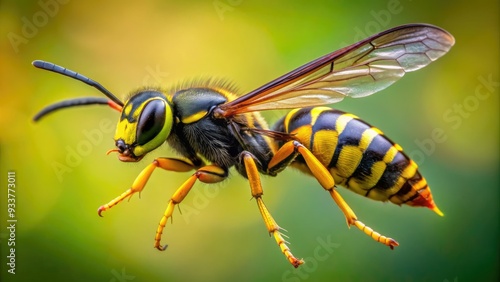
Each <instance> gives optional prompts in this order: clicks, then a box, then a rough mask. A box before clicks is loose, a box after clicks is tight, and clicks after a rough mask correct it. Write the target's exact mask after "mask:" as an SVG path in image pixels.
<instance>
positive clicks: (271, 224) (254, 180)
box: [243, 153, 304, 268]
mask: <svg viewBox="0 0 500 282" xmlns="http://www.w3.org/2000/svg"><path fill="white" fill-rule="evenodd" d="M243 154H244V155H243V162H244V164H245V170H246V173H247V177H248V181H249V182H250V189H251V191H252V196H253V197H254V198H255V199H256V201H257V206H258V207H259V211H260V214H261V215H262V218H263V219H264V223H265V224H266V227H267V231H268V232H269V234H270V235H272V236H274V239H275V240H276V243H278V246H279V247H280V249H281V252H282V253H283V254H284V255H285V257H286V258H287V259H288V261H289V262H290V263H291V264H292V265H293V266H294V267H295V268H297V267H298V266H299V265H301V264H303V263H304V261H303V260H302V259H297V258H296V257H295V256H294V255H293V254H292V252H291V251H290V248H289V247H288V246H287V242H286V241H285V239H283V236H282V234H281V232H280V230H281V228H280V227H279V226H278V224H277V223H276V221H275V220H274V218H273V217H272V216H271V213H269V211H268V210H267V208H266V205H265V204H264V201H262V195H263V194H264V193H263V191H262V185H261V182H260V176H259V171H258V169H257V165H256V164H255V161H254V159H253V157H252V156H251V155H250V154H248V153H243Z"/></svg>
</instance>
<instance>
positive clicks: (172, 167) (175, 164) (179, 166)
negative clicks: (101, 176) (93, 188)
mask: <svg viewBox="0 0 500 282" xmlns="http://www.w3.org/2000/svg"><path fill="white" fill-rule="evenodd" d="M157 167H160V168H163V169H165V170H169V171H188V170H190V169H193V168H194V166H193V165H192V164H191V163H189V162H187V161H184V160H179V159H173V158H157V159H155V160H154V161H153V162H152V163H150V164H149V165H148V166H147V167H145V168H144V169H143V170H142V171H141V173H139V175H138V176H137V177H136V178H135V180H134V183H133V184H132V186H131V187H130V188H129V189H127V190H126V191H125V192H123V193H122V194H121V195H120V196H118V197H116V198H114V199H113V200H111V201H110V202H109V203H107V204H105V205H102V206H100V207H99V208H98V209H97V214H99V216H101V217H102V212H103V211H107V210H109V209H110V208H112V207H113V206H115V205H117V204H118V203H120V202H121V201H123V200H124V199H125V198H127V197H128V200H129V201H130V199H131V198H132V195H134V194H135V193H139V198H140V195H141V192H142V190H143V189H144V187H145V186H146V183H147V182H148V180H149V177H150V176H151V174H152V173H153V171H154V170H155V168H157Z"/></svg>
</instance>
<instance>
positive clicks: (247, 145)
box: [33, 24, 455, 267]
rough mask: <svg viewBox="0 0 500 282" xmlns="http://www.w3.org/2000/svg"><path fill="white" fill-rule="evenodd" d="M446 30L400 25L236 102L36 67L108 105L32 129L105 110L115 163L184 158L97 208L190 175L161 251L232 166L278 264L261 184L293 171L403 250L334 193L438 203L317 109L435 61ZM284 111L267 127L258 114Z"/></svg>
mask: <svg viewBox="0 0 500 282" xmlns="http://www.w3.org/2000/svg"><path fill="white" fill-rule="evenodd" d="M454 42H455V40H454V38H453V36H452V35H451V34H450V33H448V32H447V31H445V30H443V29H441V28H439V27H436V26H432V25H428V24H408V25H402V26H398V27H395V28H392V29H389V30H386V31H383V32H380V33H378V34H376V35H373V36H371V37H368V38H366V39H364V40H362V41H360V42H357V43H355V44H352V45H350V46H348V47H345V48H343V49H340V50H337V51H334V52H332V53H329V54H327V55H324V56H322V57H320V58H318V59H316V60H314V61H312V62H310V63H307V64H305V65H303V66H301V67H299V68H297V69H295V70H292V71H291V72H289V73H287V74H285V75H283V76H281V77H278V78H277V79H274V80H272V81H271V82H269V83H267V84H265V85H263V86H261V87H259V88H257V89H255V90H253V91H251V92H249V93H247V94H244V95H241V96H237V95H236V94H235V93H236V91H235V90H234V88H233V87H232V86H231V85H229V84H227V83H225V82H223V81H217V80H207V81H194V82H191V83H185V84H181V85H179V86H177V87H175V88H172V89H170V90H163V89H159V88H142V89H139V90H137V91H135V92H133V93H132V94H131V95H130V96H129V98H128V99H126V101H125V102H123V101H122V100H120V99H118V98H117V97H116V96H115V95H113V94H112V93H111V92H109V91H108V90H107V89H106V88H104V87H103V86H102V85H101V84H99V83H97V82H95V81H94V80H92V79H90V78H87V77H86V76H83V75H81V74H79V73H76V72H74V71H71V70H69V69H66V68H63V67H60V66H58V65H55V64H52V63H49V62H45V61H39V60H37V61H34V62H33V65H34V66H35V67H37V68H41V69H44V70H48V71H53V72H56V73H58V74H62V75H65V76H68V77H70V78H73V79H76V80H79V81H81V82H84V83H86V84H88V85H90V86H93V87H95V88H96V89H97V90H99V91H100V92H102V93H103V94H104V95H106V97H107V98H104V97H103V98H100V97H83V98H76V99H70V100H65V101H61V102H58V103H55V104H52V105H50V106H48V107H46V108H44V109H42V110H41V111H40V112H39V113H38V114H36V115H35V116H34V118H33V119H34V121H37V120H39V119H41V118H42V117H44V116H46V115H47V114H49V113H52V112H54V111H56V110H59V109H63V108H68V107H76V106H84V105H94V104H97V105H107V106H109V107H111V108H112V109H115V110H117V111H118V112H120V114H119V118H118V125H117V127H116V133H115V135H114V141H115V148H114V149H111V150H109V151H108V154H109V153H117V154H118V159H119V160H120V161H122V162H138V161H140V160H141V159H142V158H143V157H144V156H145V155H146V154H147V153H149V152H151V151H153V150H155V149H156V148H158V147H159V146H160V145H162V144H163V143H164V142H166V143H168V145H169V146H170V147H171V148H173V150H174V151H175V152H177V153H178V154H179V155H180V157H179V158H173V157H158V158H156V159H154V161H153V162H152V163H150V164H149V165H147V166H146V168H145V169H144V170H142V172H141V173H140V174H139V176H137V178H136V179H135V181H134V182H133V183H132V186H131V187H130V188H129V189H127V190H126V191H125V192H123V193H122V194H121V195H119V196H118V197H116V198H115V199H113V200H111V201H110V202H108V203H107V204H105V205H102V206H101V207H99V209H98V214H99V215H100V216H102V213H103V212H104V211H107V210H109V209H110V208H112V207H114V206H115V205H117V204H118V203H120V202H121V201H123V200H124V199H126V198H128V197H131V196H132V195H134V194H136V193H140V192H141V191H142V190H143V189H144V187H145V185H146V183H147V181H148V179H149V177H150V176H151V174H152V173H153V171H154V170H155V169H156V168H161V169H164V170H167V171H174V172H188V171H192V170H194V173H193V174H192V175H191V176H190V177H189V178H188V179H187V180H186V181H185V182H184V183H183V184H182V185H181V186H180V187H179V188H178V189H177V190H176V191H175V193H174V194H173V195H172V197H171V198H170V200H169V202H168V205H167V208H166V210H165V213H164V214H163V216H162V218H161V220H160V223H159V225H158V228H157V230H156V235H155V239H154V247H155V248H157V249H159V250H165V249H166V247H167V245H165V246H163V245H162V244H161V238H162V234H163V231H164V228H165V226H166V223H167V221H168V220H169V219H171V218H172V214H173V211H174V207H175V206H176V205H179V204H180V203H181V202H182V201H183V200H184V198H185V197H186V196H187V194H188V193H189V191H190V190H191V188H193V186H194V184H195V183H196V182H197V181H201V182H203V183H218V182H221V181H223V180H225V179H226V178H227V177H228V175H229V169H230V168H232V167H235V169H236V170H237V171H238V173H239V174H241V175H242V176H243V177H245V178H246V179H248V182H249V184H250V191H251V195H252V197H253V198H254V199H255V201H256V203H257V207H258V209H259V212H260V214H261V215H262V218H263V220H264V223H265V226H266V228H267V231H268V232H269V234H270V235H271V236H273V237H274V238H275V240H276V243H277V244H278V246H279V248H280V249H281V252H282V253H283V254H284V255H285V257H286V259H287V260H288V261H289V262H290V263H291V264H292V265H293V266H294V267H298V266H299V265H301V264H302V263H303V262H304V261H303V260H302V259H298V258H296V257H295V256H294V255H293V254H292V252H291V250H290V248H289V247H288V245H287V244H288V242H287V241H286V240H285V239H284V235H283V233H282V231H283V229H282V228H280V226H279V225H278V224H277V223H276V221H275V220H274V218H273V217H272V215H271V213H270V212H269V210H268V209H267V207H266V205H265V204H264V201H263V198H262V196H263V194H264V192H263V188H262V185H261V179H260V177H261V175H268V176H276V175H278V174H279V173H280V172H281V171H283V170H284V169H285V168H287V167H289V166H291V167H295V168H298V169H300V170H301V171H303V172H305V173H307V174H309V175H312V176H313V177H315V178H316V180H317V181H318V182H319V184H320V185H321V187H323V189H325V190H326V192H328V194H329V195H330V196H331V197H332V199H333V200H334V201H335V203H336V204H337V205H338V206H339V208H340V210H341V211H342V212H343V214H344V215H345V218H346V220H347V224H348V226H351V225H354V226H356V227H357V228H358V229H360V230H361V231H362V232H364V233H365V234H367V235H368V236H370V237H371V238H372V239H373V240H375V241H377V242H380V243H382V244H384V245H387V246H389V247H390V248H391V249H393V248H394V247H395V246H398V245H399V243H398V242H397V241H396V240H394V239H392V238H390V237H387V236H384V235H382V234H380V233H379V232H376V231H374V230H373V229H372V228H370V227H368V226H367V225H366V224H364V223H363V222H361V221H360V220H359V219H358V217H357V216H356V214H355V213H354V211H353V210H352V209H351V208H350V207H349V205H348V204H347V203H346V201H345V200H344V199H343V198H342V197H341V195H340V194H339V192H338V191H337V188H336V187H337V185H340V186H343V187H345V188H347V189H348V190H351V191H353V192H355V193H357V194H360V195H362V196H365V197H367V198H370V199H373V200H377V201H390V202H392V203H394V204H397V205H403V204H405V205H408V206H423V207H428V208H429V209H431V210H433V211H434V212H436V213H437V214H438V215H441V216H442V215H443V213H442V212H441V211H440V210H439V208H438V207H437V206H436V204H435V203H434V200H433V198H432V194H431V190H430V188H429V186H428V184H427V182H426V180H425V178H424V177H423V176H422V175H421V174H420V172H419V171H418V166H417V164H416V163H415V162H414V161H412V160H411V159H410V158H409V157H408V156H407V155H406V154H405V153H404V152H403V150H402V148H401V146H399V145H398V144H397V143H394V142H392V141H391V140H390V139H389V138H388V137H386V136H385V135H384V134H383V133H382V131H381V130H379V129H377V128H376V127H373V126H371V125H370V124H368V123H366V122H364V121H363V120H361V119H360V118H358V117H357V116H355V115H353V114H350V113H345V112H342V111H339V110H336V109H332V108H329V107H326V106H325V105H328V104H333V103H337V102H339V101H341V100H342V99H344V98H345V97H352V98H360V97H365V96H369V95H372V94H374V93H376V92H379V91H380V90H382V89H384V88H386V87H388V86H389V85H391V84H393V83H394V82H396V81H397V80H399V79H400V78H401V77H402V76H403V75H404V74H405V73H407V72H411V71H415V70H418V69H420V68H423V67H425V66H427V65H428V64H430V63H431V62H433V61H435V60H437V59H438V58H440V57H441V56H443V55H444V54H445V53H446V52H448V50H449V49H450V48H451V47H452V46H453V45H454ZM274 109H289V110H291V111H290V112H288V113H287V114H286V115H285V116H284V117H282V118H281V119H279V120H278V121H277V122H276V123H275V124H274V126H272V127H268V125H267V123H266V121H265V120H264V119H263V118H262V116H261V115H260V113H259V112H260V111H266V110H274Z"/></svg>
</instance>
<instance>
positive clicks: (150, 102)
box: [115, 90, 173, 162]
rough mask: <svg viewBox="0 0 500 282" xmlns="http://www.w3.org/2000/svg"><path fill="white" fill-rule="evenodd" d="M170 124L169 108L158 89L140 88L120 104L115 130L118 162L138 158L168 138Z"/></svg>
mask: <svg viewBox="0 0 500 282" xmlns="http://www.w3.org/2000/svg"><path fill="white" fill-rule="evenodd" d="M172 124H173V114H172V108H171V106H170V104H169V102H168V100H167V98H166V97H165V95H163V94H162V93H161V92H159V91H154V90H145V91H139V92H137V93H136V94H134V95H133V96H132V97H131V98H130V99H129V100H128V101H126V102H125V105H124V106H123V109H122V113H121V116H120V120H119V121H118V126H117V127H116V133H115V145H116V148H117V151H118V153H119V156H118V158H119V159H120V160H121V161H129V162H130V161H139V160H140V159H142V157H143V156H144V155H146V154H147V153H148V152H150V151H152V150H154V149H156V148H157V147H158V146H160V145H161V144H163V142H165V140H166V139H167V137H168V135H169V134H170V131H171V129H172Z"/></svg>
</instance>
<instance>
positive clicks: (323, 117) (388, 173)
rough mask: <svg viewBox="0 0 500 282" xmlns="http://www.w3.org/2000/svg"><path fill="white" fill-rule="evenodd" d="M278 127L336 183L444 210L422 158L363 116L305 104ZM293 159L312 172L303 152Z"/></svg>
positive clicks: (366, 193)
mask: <svg viewBox="0 0 500 282" xmlns="http://www.w3.org/2000/svg"><path fill="white" fill-rule="evenodd" d="M274 129H275V130H278V131H283V132H286V133H289V134H292V135H293V136H294V137H295V138H296V139H297V140H298V141H299V142H301V143H302V144H303V145H304V146H306V147H307V148H308V149H309V150H310V151H311V152H312V153H313V154H314V155H315V156H316V157H317V158H318V159H319V160H320V161H321V163H322V164H323V165H324V166H325V167H326V168H328V169H329V171H330V172H331V174H332V176H333V178H334V179H335V183H336V184H338V185H342V186H344V187H346V188H348V189H350V190H352V191H354V192H356V193H358V194H360V195H363V196H366V197H368V198H371V199H374V200H378V201H387V200H389V201H391V202H393V203H395V204H398V205H401V204H407V205H411V206H426V207H429V208H431V209H433V210H435V211H436V212H438V213H440V212H439V210H438V209H437V208H436V207H435V205H434V202H433V200H432V196H431V192H430V189H429V186H428V185H427V182H426V181H425V178H423V177H422V176H421V174H420V173H419V172H418V166H417V164H416V163H415V162H413V161H412V160H411V159H410V158H408V156H407V155H406V154H405V153H403V151H402V148H401V147H400V146H399V145H398V144H395V143H394V142H392V141H391V140H390V139H388V138H387V137H386V136H385V135H384V134H383V133H382V132H381V131H380V130H379V129H377V128H375V127H373V126H371V125H369V124H367V123H366V122H364V121H362V120H361V119H359V118H358V117H356V116H354V115H352V114H349V113H345V112H342V111H339V110H334V109H331V108H327V107H314V108H301V109H295V110H293V111H291V112H289V113H288V114H287V115H286V116H285V117H284V118H283V119H282V120H280V121H279V122H278V123H277V124H276V125H275V128H274ZM293 165H294V166H296V167H298V168H300V169H302V170H304V171H306V172H309V173H310V171H308V168H307V166H305V163H304V160H303V159H302V158H301V157H300V156H299V157H298V158H297V159H296V160H295V162H294V164H293Z"/></svg>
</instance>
